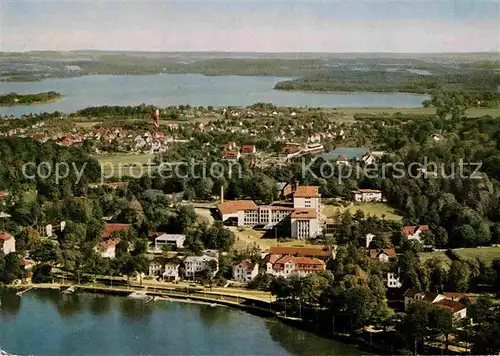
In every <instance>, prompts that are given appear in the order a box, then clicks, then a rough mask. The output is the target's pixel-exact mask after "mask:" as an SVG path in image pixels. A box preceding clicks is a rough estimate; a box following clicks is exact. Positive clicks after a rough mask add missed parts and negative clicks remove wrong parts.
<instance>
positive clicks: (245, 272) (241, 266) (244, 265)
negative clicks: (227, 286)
mask: <svg viewBox="0 0 500 356" xmlns="http://www.w3.org/2000/svg"><path fill="white" fill-rule="evenodd" d="M258 274H259V265H258V264H257V263H255V262H252V261H250V260H244V261H241V262H236V263H235V264H233V279H234V280H235V281H238V282H250V281H252V280H253V279H254V278H255V277H257V275H258Z"/></svg>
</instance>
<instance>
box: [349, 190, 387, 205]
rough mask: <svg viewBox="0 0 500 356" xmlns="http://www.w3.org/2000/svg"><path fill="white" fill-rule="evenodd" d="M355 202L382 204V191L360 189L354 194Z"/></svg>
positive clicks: (354, 191)
mask: <svg viewBox="0 0 500 356" xmlns="http://www.w3.org/2000/svg"><path fill="white" fill-rule="evenodd" d="M352 194H353V196H354V201H355V202H381V201H382V191H380V190H378V189H358V190H353V192H352Z"/></svg>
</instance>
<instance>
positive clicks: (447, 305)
mask: <svg viewBox="0 0 500 356" xmlns="http://www.w3.org/2000/svg"><path fill="white" fill-rule="evenodd" d="M433 304H434V305H436V306H437V307H439V308H442V309H444V310H447V311H449V312H451V313H452V314H454V313H456V312H458V311H460V310H463V309H467V307H466V306H465V305H463V304H462V303H459V302H455V301H454V300H449V299H441V300H440V301H439V302H436V303H433Z"/></svg>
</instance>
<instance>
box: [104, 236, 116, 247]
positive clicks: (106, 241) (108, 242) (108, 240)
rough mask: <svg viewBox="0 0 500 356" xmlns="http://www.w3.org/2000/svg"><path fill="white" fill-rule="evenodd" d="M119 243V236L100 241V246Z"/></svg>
mask: <svg viewBox="0 0 500 356" xmlns="http://www.w3.org/2000/svg"><path fill="white" fill-rule="evenodd" d="M119 243H120V238H119V237H117V238H116V239H107V240H105V241H102V242H101V243H100V245H101V247H102V248H108V247H112V246H116V245H118V244H119Z"/></svg>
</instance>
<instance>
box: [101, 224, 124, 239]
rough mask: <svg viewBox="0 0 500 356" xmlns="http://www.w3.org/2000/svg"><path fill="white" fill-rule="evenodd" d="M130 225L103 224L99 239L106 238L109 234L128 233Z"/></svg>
mask: <svg viewBox="0 0 500 356" xmlns="http://www.w3.org/2000/svg"><path fill="white" fill-rule="evenodd" d="M131 229H132V225H130V224H104V231H103V232H102V233H101V237H103V238H108V237H110V236H111V234H113V233H115V232H120V231H130V230H131Z"/></svg>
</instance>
